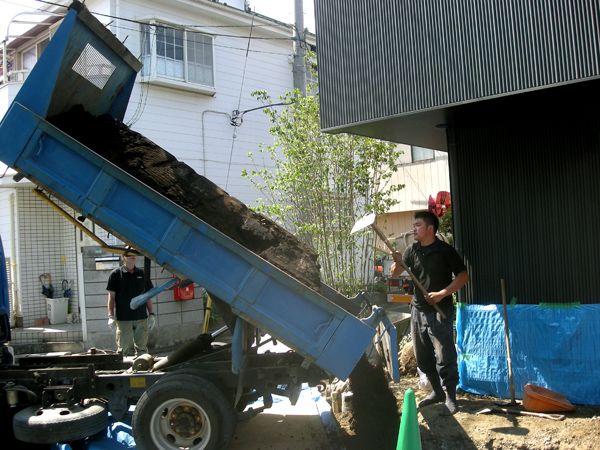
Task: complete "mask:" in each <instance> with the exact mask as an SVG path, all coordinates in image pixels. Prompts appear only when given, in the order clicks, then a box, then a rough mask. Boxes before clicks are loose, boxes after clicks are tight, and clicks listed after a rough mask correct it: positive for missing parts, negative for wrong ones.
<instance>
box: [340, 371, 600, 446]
mask: <svg viewBox="0 0 600 450" xmlns="http://www.w3.org/2000/svg"><path fill="white" fill-rule="evenodd" d="M418 381H419V378H418V377H416V376H410V377H402V378H400V382H399V383H390V384H389V388H390V389H391V391H392V392H393V393H394V395H395V398H396V401H397V411H402V405H403V402H404V393H405V392H406V390H408V389H412V390H413V391H414V392H415V397H416V402H417V404H418V403H419V401H420V400H422V399H423V398H424V397H425V396H426V395H427V394H426V393H425V392H423V391H420V390H419V388H418ZM457 398H458V405H459V408H460V409H459V412H458V413H457V414H455V415H454V416H440V415H439V411H440V409H441V408H442V404H437V405H430V406H426V407H424V408H421V409H418V410H417V416H418V422H419V433H420V438H421V448H422V450H439V449H447V450H598V449H600V406H583V405H576V409H575V411H573V412H570V413H565V414H564V415H565V419H564V420H561V421H554V420H550V419H545V418H541V417H532V416H522V415H514V414H503V413H496V412H494V413H489V414H481V415H478V414H477V412H479V411H482V410H484V409H486V408H494V407H498V405H497V404H496V403H501V402H503V400H501V399H497V398H494V397H489V396H481V395H473V394H468V393H465V392H461V391H459V393H458V395H457ZM506 401H507V400H504V402H506ZM354 406H355V405H354V399H353V407H354ZM510 409H517V410H523V407H522V405H519V406H514V407H510ZM368 411H372V409H368ZM355 414H357V412H342V413H335V418H336V420H337V421H338V424H339V426H340V432H341V435H342V441H343V443H344V445H345V447H346V450H365V449H371V448H373V449H375V448H378V449H384V448H391V449H395V448H396V447H395V443H396V442H397V435H396V441H395V442H394V446H392V447H389V446H386V447H384V446H380V445H379V441H378V440H374V441H372V443H373V445H366V446H365V442H364V437H361V436H359V435H358V433H357V429H356V426H355V418H354V417H353V416H354V415H355ZM362 414H366V412H364V411H363V413H362ZM370 427H371V429H370V435H371V436H376V434H377V433H387V431H388V429H392V428H393V426H392V425H391V424H389V423H381V424H377V423H372V424H371V425H370ZM395 429H396V430H398V428H397V427H396V428H395Z"/></svg>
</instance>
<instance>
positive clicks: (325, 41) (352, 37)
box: [315, 0, 600, 129]
mask: <svg viewBox="0 0 600 450" xmlns="http://www.w3.org/2000/svg"><path fill="white" fill-rule="evenodd" d="M315 13H316V22H317V47H318V52H319V84H320V85H319V92H320V96H321V98H322V102H321V120H322V127H323V128H324V129H330V128H335V127H337V126H340V125H347V124H352V123H357V122H362V121H367V120H372V119H375V118H382V117H388V116H394V115H398V114H403V113H407V112H411V111H418V110H424V109H428V108H435V107H439V106H443V105H450V104H455V103H459V102H465V101H472V100H476V99H482V98H486V97H493V96H497V95H502V94H506V93H509V92H517V91H522V90H528V89H534V88H538V87H541V86H548V85H553V84H556V83H564V82H569V81H571V80H577V79H585V78H589V77H598V76H599V75H600V44H599V42H600V6H599V2H598V0H472V1H456V0H418V1H415V0H361V1H348V0H315Z"/></svg>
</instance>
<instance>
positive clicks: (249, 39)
mask: <svg viewBox="0 0 600 450" xmlns="http://www.w3.org/2000/svg"><path fill="white" fill-rule="evenodd" d="M250 25H254V16H252V23H251V24H250ZM251 42H252V26H250V34H249V35H248V45H247V46H246V57H245V59H244V70H243V72H242V82H241V83H240V95H239V97H238V107H237V109H238V111H239V109H240V107H241V105H242V92H243V89H244V79H245V78H246V66H247V65H248V54H249V51H250V43H251ZM233 133H234V135H233V136H232V137H231V151H230V152H229V166H228V167H227V179H226V181H225V189H227V185H228V184H229V173H230V172H231V160H232V158H233V148H234V146H235V135H236V133H237V126H234V128H233Z"/></svg>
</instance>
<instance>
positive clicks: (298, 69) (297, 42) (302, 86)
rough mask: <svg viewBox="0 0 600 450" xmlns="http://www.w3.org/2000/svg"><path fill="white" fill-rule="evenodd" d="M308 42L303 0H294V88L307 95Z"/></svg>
mask: <svg viewBox="0 0 600 450" xmlns="http://www.w3.org/2000/svg"><path fill="white" fill-rule="evenodd" d="M305 56H306V44H305V36H304V8H303V6H302V0H294V66H293V73H294V89H298V90H300V92H301V93H302V96H303V97H304V96H306V61H305V60H304V57H305Z"/></svg>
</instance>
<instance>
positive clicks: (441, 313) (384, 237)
mask: <svg viewBox="0 0 600 450" xmlns="http://www.w3.org/2000/svg"><path fill="white" fill-rule="evenodd" d="M371 228H373V231H375V233H376V234H377V236H379V237H380V238H381V240H382V241H383V242H384V243H385V245H387V246H388V248H389V249H390V250H391V251H393V252H395V251H396V250H395V249H394V246H393V245H392V243H391V242H390V240H389V239H388V238H387V236H386V235H385V234H384V233H383V231H381V229H380V228H379V227H378V226H377V225H375V224H374V223H372V224H371ZM400 265H401V266H402V268H403V269H404V270H406V271H407V272H408V275H409V276H410V277H411V278H412V281H413V283H414V284H416V285H417V287H418V288H419V289H420V290H421V292H422V293H423V295H424V296H425V297H427V296H428V295H429V292H427V291H426V290H425V288H424V287H423V285H422V284H421V283H420V282H419V280H417V277H415V276H414V274H413V273H412V272H411V270H410V269H409V268H408V266H407V265H406V264H405V263H404V261H402V260H400ZM432 306H433V307H434V308H435V310H436V311H437V312H438V313H439V314H440V316H441V317H442V319H445V318H446V314H444V313H443V312H442V310H441V309H440V307H439V306H438V305H437V303H434V304H433V305H432Z"/></svg>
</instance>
